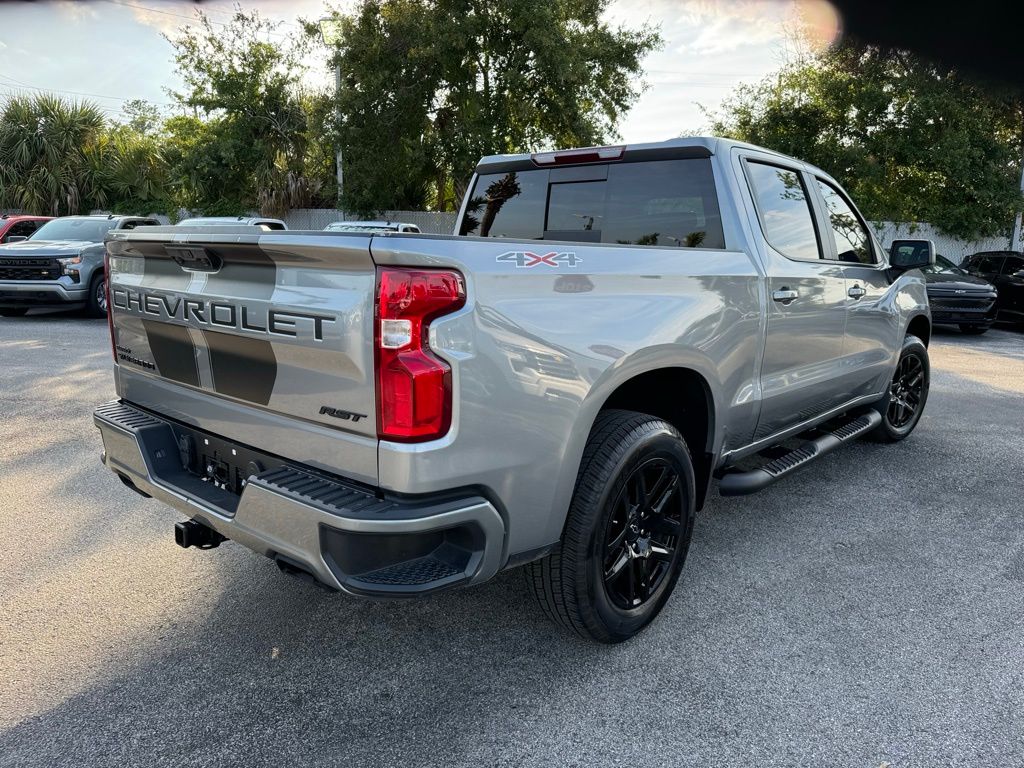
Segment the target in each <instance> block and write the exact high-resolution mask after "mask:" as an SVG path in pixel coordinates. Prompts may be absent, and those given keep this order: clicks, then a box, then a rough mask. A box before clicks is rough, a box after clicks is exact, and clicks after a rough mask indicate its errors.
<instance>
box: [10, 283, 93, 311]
mask: <svg viewBox="0 0 1024 768" xmlns="http://www.w3.org/2000/svg"><path fill="white" fill-rule="evenodd" d="M88 295H89V290H88V288H87V287H86V286H78V285H76V286H75V287H74V288H68V287H67V286H65V285H63V284H62V283H55V282H44V281H42V280H0V307H29V306H31V307H60V306H64V305H66V304H84V303H85V302H86V300H87V298H88Z"/></svg>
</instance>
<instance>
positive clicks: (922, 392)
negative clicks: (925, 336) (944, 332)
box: [867, 334, 931, 443]
mask: <svg viewBox="0 0 1024 768" xmlns="http://www.w3.org/2000/svg"><path fill="white" fill-rule="evenodd" d="M930 385H931V367H930V365H929V362H928V347H926V346H925V345H924V342H923V341H921V340H920V339H919V338H917V336H911V335H909V334H908V335H907V336H906V337H905V338H904V339H903V349H902V350H900V359H899V362H897V363H896V371H895V373H894V374H893V378H892V381H891V382H890V383H889V389H888V391H887V392H886V393H885V395H883V396H882V398H881V399H880V400H879V401H878V402H877V403H875V405H874V406H873V407H874V408H875V410H877V411H878V412H879V413H880V414H881V415H882V423H881V424H879V425H878V426H877V427H876V428H875V429H874V430H873V431H872V432H870V433H869V434H868V435H867V437H868V439H870V440H874V441H875V442H879V443H896V442H899V441H900V440H902V439H903V438H905V437H906V436H907V435H909V434H910V433H911V432H913V431H914V427H916V426H917V423H918V422H919V421H920V420H921V414H922V413H923V412H924V406H925V403H927V402H928V389H929V387H930Z"/></svg>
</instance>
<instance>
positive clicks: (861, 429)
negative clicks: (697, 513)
mask: <svg viewBox="0 0 1024 768" xmlns="http://www.w3.org/2000/svg"><path fill="white" fill-rule="evenodd" d="M881 423H882V416H881V414H880V413H878V411H866V412H864V413H862V414H861V415H859V416H858V417H857V418H855V419H853V420H852V421H849V422H847V423H846V424H843V425H842V426H840V427H836V428H835V429H833V430H832V431H831V432H826V433H825V434H824V435H821V436H820V437H816V438H814V439H813V440H808V441H807V442H806V443H804V444H803V445H801V446H800V447H799V448H794V449H793V450H792V451H790V452H789V453H787V454H786V455H784V456H780V457H779V458H777V459H773V460H771V461H769V462H768V463H767V464H765V465H763V466H760V467H757V468H756V469H748V470H746V471H738V472H726V473H725V474H724V475H723V476H722V479H721V480H720V481H719V483H718V492H719V493H720V494H721V495H722V496H746V495H747V494H748V493H756V492H757V491H760V490H761V489H763V488H767V487H768V486H769V485H771V484H772V483H774V482H775V481H777V480H781V479H782V478H784V477H785V476H786V475H788V474H791V473H793V472H796V471H797V470H798V469H800V468H801V467H804V466H806V465H808V464H810V463H811V462H812V461H814V460H815V459H819V458H821V457H822V456H824V455H825V454H826V453H829V452H830V451H833V450H835V449H836V448H838V447H839V446H841V445H842V444H843V443H848V442H849V441H851V440H855V439H856V438H858V437H860V436H861V435H863V434H865V433H866V432H870V431H871V430H872V429H874V428H875V427H877V426H878V425H879V424H881Z"/></svg>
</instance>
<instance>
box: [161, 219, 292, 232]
mask: <svg viewBox="0 0 1024 768" xmlns="http://www.w3.org/2000/svg"><path fill="white" fill-rule="evenodd" d="M178 226H179V227H259V228H260V229H265V230H271V231H273V230H278V231H280V230H285V229H288V225H287V224H285V223H284V222H283V221H281V220H280V219H267V218H264V217H262V216H200V217H198V218H195V219H183V220H182V221H179V222H178Z"/></svg>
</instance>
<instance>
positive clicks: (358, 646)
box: [0, 314, 1024, 768]
mask: <svg viewBox="0 0 1024 768" xmlns="http://www.w3.org/2000/svg"><path fill="white" fill-rule="evenodd" d="M932 364H933V381H932V390H931V398H930V401H929V405H928V408H927V410H926V411H925V415H924V417H923V420H922V421H921V424H920V426H919V427H918V429H917V431H916V432H915V434H914V435H913V436H912V437H911V438H910V439H909V440H908V441H906V442H905V443H903V444H902V445H898V446H888V447H887V446H879V445H873V444H867V443H859V444H856V445H854V446H852V447H850V448H847V449H844V450H842V451H839V452H837V453H834V454H832V455H831V456H829V457H827V458H826V459H824V460H822V461H820V462H818V463H817V464H816V465H814V466H813V467H812V468H810V469H808V470H807V471H806V472H804V473H803V474H800V475H798V476H796V477H794V478H791V479H789V480H787V481H784V482H782V483H780V484H778V485H776V486H775V487H773V488H771V489H769V490H767V491H765V492H763V493H761V494H759V495H757V496H753V497H749V498H740V499H722V498H720V497H718V496H717V494H713V495H712V497H711V500H710V503H709V504H708V506H707V508H706V509H705V510H704V512H703V513H702V514H701V515H699V518H698V526H697V531H696V535H695V539H694V543H693V548H692V550H691V554H690V558H689V560H688V562H687V565H686V569H685V571H684V573H683V579H682V581H681V582H680V586H679V587H678V588H677V590H676V595H675V597H674V598H673V600H672V601H671V602H670V603H669V605H668V607H667V609H666V611H665V612H664V613H663V615H662V617H661V618H660V619H659V620H658V621H657V622H656V623H655V624H654V625H653V626H652V627H651V628H650V629H649V630H648V631H647V632H645V633H644V634H643V635H642V636H641V637H640V638H638V639H636V640H634V641H633V642H630V643H627V644H624V645H621V646H616V647H599V646H595V645H591V644H589V643H585V642H583V641H579V640H577V639H575V638H573V637H570V636H568V635H565V634H562V633H560V632H558V631H556V630H555V628H554V627H553V626H552V625H550V624H549V623H548V622H547V621H546V620H545V619H544V618H543V616H542V615H541V613H540V611H539V610H538V609H537V608H535V606H534V605H533V603H532V600H531V599H530V597H529V595H528V594H527V592H526V589H525V586H524V584H523V582H522V579H521V575H520V574H519V573H518V572H511V573H506V574H502V575H501V576H499V577H498V578H497V579H495V580H494V581H492V582H491V583H489V584H486V585H484V586H482V587H479V588H475V589H472V590H467V591H462V592H457V593H452V594H446V595H442V596H439V597H435V598H432V599H429V600H426V601H421V602H390V603H370V602H361V601H355V600H352V599H348V598H345V597H339V596H333V595H330V594H327V593H325V592H323V591H321V590H318V589H316V588H314V587H310V586H307V585H304V584H302V583H300V582H298V581H296V580H293V579H288V578H285V577H284V576H281V575H280V574H279V573H278V572H277V569H276V568H275V567H274V565H273V564H272V563H271V562H270V561H269V560H266V559H263V558H259V557H255V556H253V555H251V554H250V553H249V552H248V551H246V550H244V549H242V548H241V547H239V546H237V545H234V544H230V543H229V544H227V545H225V546H223V547H221V548H220V549H218V550H216V551H214V552H197V551H195V550H188V551H183V550H181V549H179V548H178V547H177V546H175V544H174V541H173V536H172V523H173V522H174V521H175V520H177V519H178V518H177V517H176V515H175V513H174V512H172V511H171V510H169V509H167V508H164V507H162V506H161V505H159V504H158V503H156V502H152V501H149V502H147V501H144V500H142V499H140V498H139V497H137V496H135V495H134V494H132V493H130V492H128V491H126V490H125V489H124V488H123V487H122V486H121V485H120V483H119V482H118V481H117V479H116V478H115V477H114V476H113V475H112V474H111V473H109V472H108V471H106V470H105V469H103V468H102V467H101V466H100V464H99V453H100V449H101V446H100V441H99V436H98V433H97V431H96V429H95V428H94V427H93V425H92V418H91V413H92V409H93V407H94V406H95V405H96V404H98V403H101V402H104V401H106V400H108V399H111V398H112V397H113V396H114V391H113V385H112V381H111V375H110V365H111V360H110V347H109V342H108V340H107V327H106V323H105V322H104V321H93V320H86V319H83V318H81V317H78V316H75V315H68V314H63V315H62V314H49V315H38V316H32V315H30V316H28V317H25V318H19V319H8V320H0V440H2V449H0V510H2V511H0V537H2V540H3V542H4V550H3V551H4V553H3V555H2V557H0V765H3V766H46V767H47V768H54V767H55V766H99V765H103V766H134V765H138V766H147V768H150V767H153V766H164V765H189V766H205V765H235V764H239V765H252V766H263V765H268V766H269V765H296V766H298V765H312V764H337V765H351V766H376V765H381V766H391V765H402V766H412V765H444V766H462V765H466V766H470V765H472V766H479V765H488V766H490V765H508V766H520V765H543V766H563V765H580V766H583V765H586V766H605V765H644V766H655V765H672V766H678V765H699V766H720V765H750V766H759V767H761V768H763V767H764V766H774V765H778V766H796V765H807V766H831V765H837V766H872V767H875V768H877V767H878V766H884V765H889V766H901V767H902V766H940V765H963V766H999V767H1000V768H1005V767H1006V766H1019V765H1024V523H1022V512H1024V333H1022V332H1021V331H1019V330H1015V329H1012V328H999V329H995V330H993V331H991V332H990V333H988V334H987V335H985V336H982V337H968V336H962V335H960V334H959V333H956V332H942V331H940V332H937V334H936V337H935V339H934V340H933V344H932Z"/></svg>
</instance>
